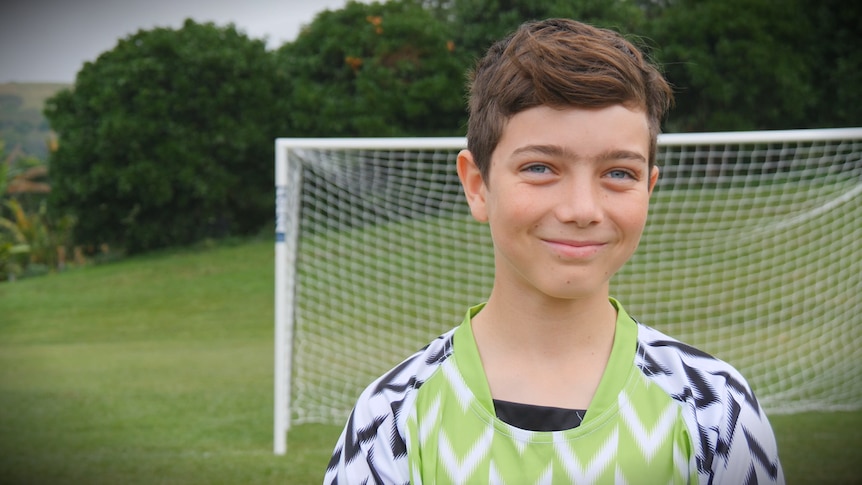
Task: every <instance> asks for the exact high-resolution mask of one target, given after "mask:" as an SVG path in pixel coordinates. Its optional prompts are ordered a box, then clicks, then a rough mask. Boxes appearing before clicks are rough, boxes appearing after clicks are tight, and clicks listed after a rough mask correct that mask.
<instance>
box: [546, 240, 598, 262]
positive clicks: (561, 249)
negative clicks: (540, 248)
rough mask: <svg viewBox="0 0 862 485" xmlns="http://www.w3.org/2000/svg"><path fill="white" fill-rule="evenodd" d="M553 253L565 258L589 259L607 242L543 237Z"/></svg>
mask: <svg viewBox="0 0 862 485" xmlns="http://www.w3.org/2000/svg"><path fill="white" fill-rule="evenodd" d="M542 242H543V243H544V244H545V245H547V246H548V247H549V248H550V249H551V251H552V252H553V253H555V254H556V255H557V256H558V257H560V258H563V259H587V258H590V257H592V256H595V255H596V254H597V253H598V252H599V251H601V250H602V249H603V248H604V247H605V246H606V245H607V243H605V242H601V241H580V240H568V239H542Z"/></svg>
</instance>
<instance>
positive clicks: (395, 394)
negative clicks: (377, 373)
mask: <svg viewBox="0 0 862 485" xmlns="http://www.w3.org/2000/svg"><path fill="white" fill-rule="evenodd" d="M451 334H452V332H449V333H447V334H446V335H443V336H441V337H440V338H438V339H436V340H435V341H434V342H432V343H431V344H429V345H428V346H427V347H426V348H424V349H422V350H421V351H419V352H418V353H416V354H414V355H413V356H411V357H410V358H408V359H407V360H405V361H404V362H402V363H401V364H399V365H398V366H397V367H395V368H394V369H392V370H391V371H389V372H388V373H386V374H385V375H383V376H381V377H380V378H379V379H377V380H376V381H374V382H373V383H371V385H369V386H368V387H367V388H366V389H365V390H364V391H363V392H362V394H361V395H360V397H359V399H357V402H356V405H355V406H354V408H353V411H352V412H351V413H350V417H349V418H348V420H347V424H346V425H345V427H344V430H343V431H342V433H341V437H339V439H338V443H337V444H336V446H335V451H334V452H333V454H332V458H331V459H330V461H329V465H328V466H327V468H326V475H325V476H324V482H323V483H324V484H325V485H326V484H351V485H352V484H385V485H398V484H407V483H409V482H410V473H409V466H408V462H407V444H406V438H405V435H404V430H405V427H406V425H405V423H406V418H407V416H406V415H407V412H408V409H407V408H408V407H409V405H410V402H412V399H413V397H414V394H413V393H414V392H415V391H416V390H417V389H419V387H421V385H422V382H424V381H425V380H426V379H427V376H428V375H430V373H432V372H433V371H434V370H435V369H436V368H437V367H438V365H439V363H441V362H442V361H443V360H445V358H446V357H448V355H450V353H451Z"/></svg>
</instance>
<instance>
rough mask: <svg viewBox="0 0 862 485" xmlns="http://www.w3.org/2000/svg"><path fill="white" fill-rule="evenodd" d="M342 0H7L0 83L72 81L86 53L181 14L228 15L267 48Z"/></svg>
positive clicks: (200, 17) (218, 18) (1, 15)
mask: <svg viewBox="0 0 862 485" xmlns="http://www.w3.org/2000/svg"><path fill="white" fill-rule="evenodd" d="M346 3H347V1H346V0H6V1H4V2H3V3H2V6H0V83H7V82H57V83H72V82H74V80H75V75H76V74H77V73H78V71H79V70H80V69H81V67H82V66H83V64H84V62H86V61H93V60H95V59H96V57H98V56H99V54H101V53H103V52H105V51H108V50H111V49H113V48H114V47H115V46H116V45H117V41H118V40H119V39H121V38H123V37H126V36H128V35H130V34H133V33H135V32H137V31H138V30H140V29H147V30H148V29H152V28H154V27H172V28H179V27H180V26H182V23H183V21H184V20H185V19H186V18H192V19H194V20H195V21H197V22H214V23H215V24H216V25H219V26H226V25H227V24H228V23H231V22H232V23H233V24H234V25H236V27H237V29H238V30H241V31H243V32H245V33H246V34H247V35H248V36H249V37H252V38H256V39H267V40H268V44H267V45H268V46H269V47H270V48H273V47H277V46H279V45H281V44H282V43H284V42H285V41H288V40H293V39H294V38H296V35H297V34H298V33H299V29H300V27H301V26H302V25H305V24H308V23H310V22H311V21H312V20H313V19H314V16H315V15H316V14H317V13H319V12H322V11H323V10H327V9H328V10H337V9H340V8H342V7H343V6H344V5H345V4H346Z"/></svg>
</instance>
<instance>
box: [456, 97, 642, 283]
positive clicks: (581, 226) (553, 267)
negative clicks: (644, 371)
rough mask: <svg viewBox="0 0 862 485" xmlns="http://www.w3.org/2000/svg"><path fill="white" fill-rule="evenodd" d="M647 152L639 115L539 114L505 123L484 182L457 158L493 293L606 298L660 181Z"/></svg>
mask: <svg viewBox="0 0 862 485" xmlns="http://www.w3.org/2000/svg"><path fill="white" fill-rule="evenodd" d="M649 146H650V135H649V127H648V124H647V117H646V114H645V113H644V112H643V111H640V110H636V111H632V110H630V109H628V108H625V107H623V106H621V105H615V106H611V107H608V108H602V109H577V108H569V109H562V110H558V109H553V108H549V107H546V106H539V107H535V108H531V109H528V110H526V111H523V112H521V113H518V114H516V115H515V116H513V117H512V118H511V119H510V120H509V122H508V123H507V125H506V127H505V128H504V130H503V136H502V137H501V138H500V143H499V144H498V145H497V147H496V149H495V150H494V153H493V154H492V156H491V167H490V172H489V175H488V180H487V181H484V180H482V178H481V175H480V174H479V173H478V169H476V167H475V165H474V164H473V163H472V158H471V157H472V156H471V154H470V152H468V151H466V150H465V151H463V152H461V154H460V155H459V157H458V172H459V175H460V176H461V180H462V183H463V185H464V190H465V193H466V194H467V199H468V202H469V204H470V209H471V211H472V213H473V216H474V217H475V218H476V219H477V220H479V221H482V222H488V223H489V226H490V229H491V236H492V238H493V240H494V252H495V270H496V274H495V285H508V286H510V289H511V290H514V291H516V292H518V293H516V294H519V295H524V296H527V295H528V294H529V293H531V292H532V293H535V292H538V293H539V294H542V295H546V296H548V297H552V298H564V299H576V298H585V297H588V296H602V297H605V298H606V297H607V294H608V291H609V281H610V278H611V276H613V275H614V273H616V272H617V271H618V270H619V269H620V267H622V265H623V264H625V262H626V261H627V260H628V259H629V258H630V257H631V255H632V254H633V253H634V251H635V249H636V248H637V246H638V242H639V241H640V237H641V233H642V232H643V228H644V224H645V223H646V218H647V209H648V205H649V197H650V194H651V193H652V189H653V187H654V185H655V182H656V180H657V179H658V168H657V167H654V168H653V169H652V170H650V169H649V167H648V162H647V160H648V159H649ZM486 182H487V183H486ZM524 292H526V293H524Z"/></svg>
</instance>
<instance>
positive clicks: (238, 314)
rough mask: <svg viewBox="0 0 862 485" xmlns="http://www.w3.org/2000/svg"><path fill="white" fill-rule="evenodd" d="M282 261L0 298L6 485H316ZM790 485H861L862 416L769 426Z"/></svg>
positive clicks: (319, 446)
mask: <svg viewBox="0 0 862 485" xmlns="http://www.w3.org/2000/svg"><path fill="white" fill-rule="evenodd" d="M272 286H273V245H272V243H270V242H249V243H243V244H238V245H233V246H217V247H211V248H198V249H197V250H194V251H191V250H189V251H172V252H166V253H162V254H157V255H152V256H147V257H139V258H133V259H129V260H126V261H122V262H118V263H112V264H106V265H102V266H93V267H86V268H83V269H79V270H75V271H70V272H67V273H64V274H59V275H49V276H45V277H39V278H32V279H25V280H21V281H18V282H16V283H5V284H2V285H0V483H3V484H25V483H26V484H42V483H51V484H63V483H87V484H116V483H123V484H144V483H146V484H151V483H161V484H234V483H243V484H268V483H291V484H311V483H320V482H321V480H322V476H323V469H324V468H325V466H326V463H327V461H328V459H329V454H330V452H331V450H332V447H333V445H334V442H335V440H336V439H337V436H338V433H339V432H340V426H329V425H316V424H307V425H301V426H296V427H294V428H293V429H292V430H291V432H290V434H289V436H288V454H287V456H283V457H279V456H274V455H273V454H272V362H273V360H272V349H273V344H272V321H273V311H272V301H273V289H272ZM771 419H772V421H773V424H774V427H775V430H776V434H777V436H778V440H779V446H780V449H781V454H782V459H783V462H784V467H785V470H786V473H787V476H788V483H790V484H819V483H862V473H860V471H859V470H862V465H860V463H862V431H860V430H862V411H854V412H840V413H806V414H799V415H788V416H773V417H772V418H771Z"/></svg>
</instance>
